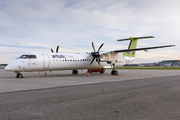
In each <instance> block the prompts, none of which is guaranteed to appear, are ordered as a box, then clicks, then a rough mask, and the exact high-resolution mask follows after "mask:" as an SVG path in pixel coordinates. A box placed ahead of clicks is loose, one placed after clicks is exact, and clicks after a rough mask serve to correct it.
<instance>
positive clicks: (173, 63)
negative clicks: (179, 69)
mask: <svg viewBox="0 0 180 120" xmlns="http://www.w3.org/2000/svg"><path fill="white" fill-rule="evenodd" d="M159 64H160V65H161V66H180V60H163V61H161V62H159Z"/></svg>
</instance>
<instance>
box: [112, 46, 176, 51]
mask: <svg viewBox="0 0 180 120" xmlns="http://www.w3.org/2000/svg"><path fill="white" fill-rule="evenodd" d="M173 46H175V45H165V46H155V47H145V48H136V49H125V50H114V51H111V52H115V53H117V52H132V51H140V50H144V51H147V50H149V49H157V48H164V47H173Z"/></svg>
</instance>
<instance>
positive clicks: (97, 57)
mask: <svg viewBox="0 0 180 120" xmlns="http://www.w3.org/2000/svg"><path fill="white" fill-rule="evenodd" d="M103 45H104V43H103V44H101V46H100V47H99V49H98V51H97V52H96V50H95V47H94V43H93V42H92V48H93V50H94V52H91V55H92V56H93V59H92V61H91V63H90V65H91V64H92V63H93V62H94V60H95V59H96V60H97V62H98V64H99V65H100V61H99V59H100V54H99V50H100V49H101V48H102V46H103Z"/></svg>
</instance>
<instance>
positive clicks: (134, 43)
mask: <svg viewBox="0 0 180 120" xmlns="http://www.w3.org/2000/svg"><path fill="white" fill-rule="evenodd" d="M130 40H131V41H130V43H129V47H128V49H136V46H137V41H138V39H136V38H133V37H130ZM135 53H136V51H133V52H131V53H127V52H124V53H122V54H123V55H124V56H127V57H135Z"/></svg>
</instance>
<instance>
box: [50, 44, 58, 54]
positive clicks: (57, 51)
mask: <svg viewBox="0 0 180 120" xmlns="http://www.w3.org/2000/svg"><path fill="white" fill-rule="evenodd" d="M58 50H59V45H58V46H57V48H56V53H58ZM51 52H52V53H54V51H53V49H52V48H51Z"/></svg>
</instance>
